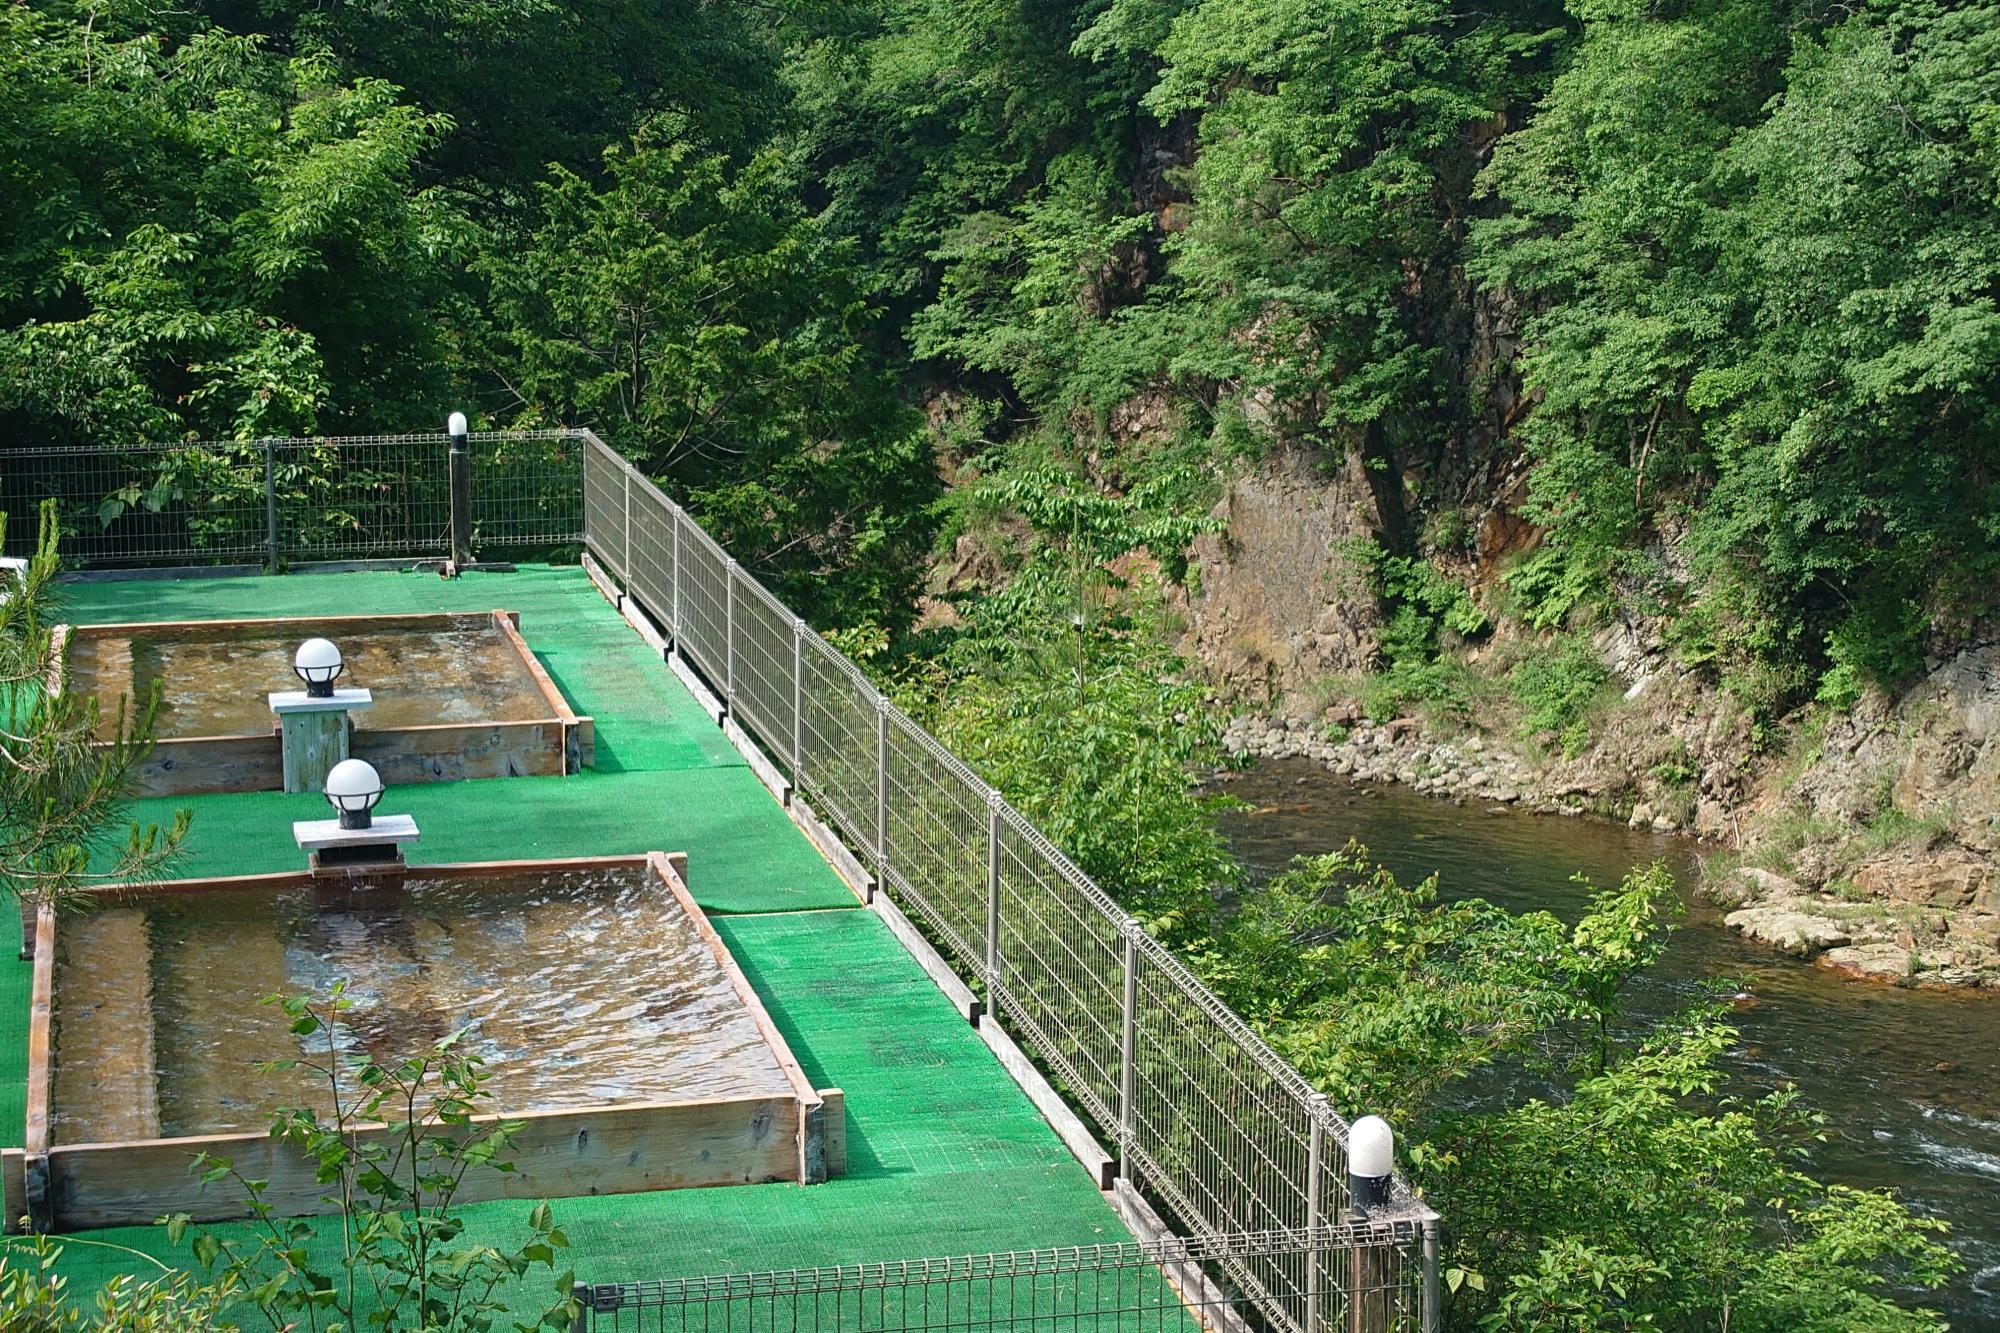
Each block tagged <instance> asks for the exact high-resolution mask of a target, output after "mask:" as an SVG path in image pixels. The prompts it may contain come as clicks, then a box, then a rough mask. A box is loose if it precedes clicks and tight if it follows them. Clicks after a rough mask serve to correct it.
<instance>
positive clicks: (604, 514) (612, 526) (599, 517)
mask: <svg viewBox="0 0 2000 1333" xmlns="http://www.w3.org/2000/svg"><path fill="white" fill-rule="evenodd" d="M629 473H630V468H629V466H628V465H627V464H626V462H625V460H624V459H622V458H620V457H619V456H618V455H617V454H615V453H613V452H612V450H611V446H610V445H607V444H605V443H604V442H603V441H602V440H598V439H595V438H592V439H589V440H587V441H585V442H584V454H583V536H584V541H585V542H586V543H587V544H588V545H589V547H590V549H591V551H592V552H594V553H595V554H596V556H597V560H598V563H599V564H601V565H603V566H604V567H605V568H606V569H608V570H610V571H611V572H612V573H613V574H616V575H617V576H618V577H619V578H620V579H623V580H625V581H627V582H630V581H631V578H632V571H631V570H630V569H628V568H627V567H626V560H625V555H626V550H627V541H626V531H625V487H626V478H627V476H628V475H629Z"/></svg>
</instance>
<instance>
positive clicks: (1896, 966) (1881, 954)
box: [1815, 940, 1917, 985]
mask: <svg viewBox="0 0 2000 1333" xmlns="http://www.w3.org/2000/svg"><path fill="white" fill-rule="evenodd" d="M1815 961H1817V962H1818V964H1819V966H1821V967H1824V968H1828V969H1830V970H1832V971H1835V972H1841V973H1845V974H1846V975H1848V976H1850V977H1858V978H1859V979H1861V980H1862V981H1880V982H1887V983H1890V984H1892V985H1900V984H1901V983H1903V982H1906V981H1908V980H1910V979H1911V977H1912V976H1913V975H1914V974H1915V972H1916V970H1917V956H1916V955H1915V954H1914V953H1912V952H1910V951H1909V950H1908V949H1905V948H1904V947H1903V946H1902V945H1900V944H1891V943H1888V942H1886V941H1880V940H1878V941H1876V942H1875V943H1873V944H1855V945H1848V946H1845V947H1842V948H1838V949H1828V950H1827V951H1826V952H1825V953H1823V954H1821V955H1820V956H1819V958H1818V959H1817V960H1815Z"/></svg>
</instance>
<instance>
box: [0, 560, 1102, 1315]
mask: <svg viewBox="0 0 2000 1333" xmlns="http://www.w3.org/2000/svg"><path fill="white" fill-rule="evenodd" d="M65 594H66V597H65V601H66V606H65V615H66V618H68V619H71V620H74V621H78V622H92V623H102V622H110V621H125V620H133V621H137V620H200V619H228V618H236V617H252V616H276V615H328V614H350V615H352V614H388V613H393V612H406V611H444V610H482V609H489V608H495V607H498V608H504V609H507V610H512V611H518V612H519V613H520V616H521V632H522V634H523V636H524V637H525V638H526V639H527V641H528V643H529V646H530V647H531V648H532V649H533V650H534V652H535V655H536V656H537V657H538V658H540V659H541V660H542V662H543V663H544V665H545V666H546V667H547V668H548V670H549V673H550V675H551V676H553V677H554V679H555V681H556V683H557V684H558V685H559V686H560V687H561V689H562V691H563V693H564V695H565V696H566V697H567V698H568V699H569V700H570V701H571V703H572V704H573V705H574V706H575V707H576V708H577V709H578V710H579V711H580V712H585V713H589V714H591V715H592V716H593V717H594V718H595V719H596V741H597V767H596V769H594V770H593V771H590V772H586V773H583V774H580V775H577V776H575V777H569V778H514V779H505V780H488V781H480V782H461V783H435V784H420V785H410V786H402V787H397V788H394V789H392V790H391V792H390V793H389V795H388V797H387V798H386V799H385V801H384V804H383V807H382V808H383V809H384V810H385V811H402V812H408V813H410V814H413V815H415V816H416V819H417V822H418V824H419V826H420V827H421V828H422V829H423V840H422V841H421V842H420V843H419V844H418V845H417V846H416V847H415V848H413V849H412V852H411V859H412V860H413V861H416V862H419V863H423V862H441V861H456V860H482V859H501V858H509V859H511V858H524V857H545V856H577V855H590V854H601V853H621V852H640V851H646V850H651V849H661V850H669V851H685V852H687V853H688V858H689V879H690V881H691V883H690V888H691V889H692V890H693V892H694V895H695V897H696V898H697V899H698V900H699V902H700V903H701V905H702V906H703V908H704V909H706V910H707V911H709V912H710V913H713V914H717V916H716V924H717V927H718V929H719V930H720V931H721V932H722V934H723V936H724V938H725V939H726V940H727V942H728V944H729V947H730V949H731V950H732V952H733V953H734V954H735V956H736V958H737V960H738V961H739V963H741V964H742V966H743V968H744V970H745V972H746V973H747V974H748V975H749V977H750V980H751V982H752V984H753V985H754V986H755V987H756V988H757V991H758V993H759V994H760V995H761V996H762V997H763V999H764V1001H765V1003H766V1005H767V1006H768V1007H769V1008H770V1011H771V1013H772V1015H773V1017H774V1018H775V1019H776V1021H777V1022H778V1024H779V1026H780V1027H781V1028H782V1029H783V1030H784V1033H785V1036H786V1038H787V1040H788V1041H790V1043H791V1044H792V1049H793V1050H794V1051H795V1052H796V1053H797V1055H798V1056H799V1058H800V1060H801V1061H802V1062H803V1063H804V1065H805V1067H806V1070H807V1073H808V1074H809V1075H810V1076H811V1078H812V1079H813V1081H814V1082H815V1084H816V1085H818V1086H822V1087H833V1086H837V1087H840V1088H842V1089H843V1090H844V1091H845V1093H846V1095H847V1116H848V1143H849V1172H848V1175H847V1176H846V1177H844V1178H842V1179H839V1180H836V1181H833V1182H830V1183H828V1184H825V1185H820V1186H814V1187H811V1188H800V1187H798V1186H793V1185H764V1186H754V1187H751V1186H746V1187H736V1188H726V1189H707V1190H685V1191H676V1192H671V1193H661V1194H648V1195H627V1196H622V1197H616V1198H597V1199H575V1200H564V1201H559V1202H558V1203H557V1204H556V1213H557V1217H558V1219H559V1220H560V1222H561V1223H562V1225H563V1226H564V1228H565V1229H566V1230H567V1231H568V1233H569V1235H570V1237H571V1239H572V1240H573V1242H574V1244H575V1249H574V1251H573V1253H572V1255H571V1256H570V1260H571V1261H572V1262H573V1263H574V1265H575V1267H576V1270H577V1275H578V1277H579V1278H581V1279H582V1280H585V1281H612V1280H619V1279H629V1278H637V1277H658V1276H672V1275H677V1274H692V1273H703V1272H717V1271H724V1270H737V1271H741V1270H744V1269H755V1268H773V1267H793V1266H797V1265H802V1264H823V1263H836V1262H853V1261H860V1260H869V1259H889V1258H901V1257H914V1256H921V1255H933V1254H951V1253H963V1252H974V1251H986V1250H1006V1249H1022V1248H1032V1247H1038V1246H1047V1245H1067V1244H1079V1243H1088V1242H1093V1241H1098V1240H1123V1239H1127V1238H1128V1234H1127V1233H1126V1232H1125V1230H1124V1228H1123V1227H1122V1225H1121V1224H1120V1223H1119V1222H1118V1221H1117V1219H1116V1217H1115V1216H1114V1214H1113V1213H1112V1212H1111V1210H1110V1209H1109V1208H1108V1207H1107V1206H1106V1205H1105V1203H1104V1202H1103V1200H1102V1198H1101V1197H1100V1196H1099V1195H1098V1193H1097V1192H1096V1190H1095V1188H1094V1186H1093V1184H1092V1182H1091V1180H1090V1178H1089V1176H1088V1175H1087V1174H1086V1173H1085V1172H1084V1171H1083V1169H1082V1168H1081V1167H1079V1166H1078V1165H1077V1164H1076V1162H1075V1161H1074V1160H1073V1159H1072V1158H1071V1157H1070V1156H1069V1154H1068V1153H1067V1152H1066V1151H1065V1150H1064V1149H1063V1147H1062V1146H1061V1144H1060V1143H1059V1142H1058V1141H1057V1139H1056V1137H1055V1135H1054V1133H1053V1132H1052V1131H1051V1130H1050V1129H1049V1127H1048V1126H1047V1125H1046V1124H1045V1123H1044V1122H1043V1121H1042V1119H1041V1117H1040V1115H1039V1114H1038V1113H1037V1112H1036V1111H1035V1110H1034V1108H1033V1107H1032V1106H1031V1105H1030V1104H1029V1102H1028V1101H1027V1099H1026V1098H1025V1097H1024V1096H1023V1095H1022V1094H1021V1092H1020V1090H1019V1089H1018V1088H1017V1087H1015V1085H1014V1084H1013V1082H1012V1081H1011V1080H1010V1079H1009V1078H1008V1077H1007V1075H1006V1074H1005V1072H1004V1071H1003V1070H1002V1069H1001V1068H1000V1066H999V1064H998V1063H997V1062H996V1061H995V1060H994V1059H993V1057H992V1055H991V1053H990V1052H989V1051H988V1050H987V1049H986V1047H985V1046H984V1045H983V1044H982V1043H981V1042H980V1041H979V1039H978V1037H977V1035H976V1034H975V1033H974V1032H973V1031H972V1030H971V1029H970V1028H969V1027H968V1026H967V1025H966V1024H965V1023H964V1021H963V1020H962V1019H961V1018H959V1016H958V1015H957V1014H956V1012H955V1011H954V1010H953V1009H952V1008H951V1006H950V1005H949V1004H948V1003H947V1002H946V1001H945V1000H944V998H943V997H942V996H940V995H939V994H938V992H937V990H936V988H935V987H934V986H933V985H932V984H931V982H930V981H929V979H928V978H926V977H925V976H924V975H923V973H922V971H921V970H920V969H919V968H918V967H917V966H916V964H915V963H914V961H913V960H911V959H910V957H909V956H908V954H906V953H905V952H904V951H903V949H902V947H901V945H899V944H898V943H897V942H896V941H895V939H894V938H893V937H892V936H891V935H890V934H889V933H888V931H887V930H886V928H885V927H883V926H882V924H881V923H880V922H879V921H878V920H877V919H876V918H875V917H874V915H873V914H871V913H868V912H864V911H860V910H857V909H856V904H855V900H854V896H853V894H852V893H851V892H850V891H849V890H848V888H847V887H846V885H845V884H844V883H842V882H841V881H840V879H839V878H838V877H837V876H836V875H835V874H834V873H833V871H832V870H831V868H830V867H829V866H828V865H827V864H826V862H825V861H824V859H823V858H821V856H820V855H819V853H818V851H817V850H816V849H815V848H814V847H813V846H812V844H811V843H810V842H808V841H807V840H806V839H805V837H804V836H803V835H802V834H800V833H799V832H798V830H797V829H796V828H795V827H794V826H793V825H792V823H791V821H790V820H789V819H788V818H787V817H786V815H785V812H784V811H783V809H782V808H781V807H780V806H779V804H778V803H777V802H776V801H775V800H774V799H773V798H772V797H771V795H770V793H768V792H767V791H765V789H764V788H763V787H762V786H761V785H760V784H759V783H758V782H757V780H756V778H755V777H754V776H753V775H752V774H751V772H750V770H749V769H748V767H747V766H746V765H745V764H744V762H743V760H742V758H741V756H739V755H738V754H737V753H736V751H735V750H734V749H733V748H732V747H730V745H729V744H728V742H727V741H726V740H724V738H723V737H722V735H721V733H720V732H719V731H718V730H717V729H716V727H715V726H714V724H712V723H711V722H710V721H709V720H708V718H707V717H706V716H705V715H704V714H702V712H701V711H700V710H699V709H698V708H697V707H696V706H695V704H694V702H693V700H692V699H691V698H690V697H689V696H688V694H687V692H686V691H685V690H684V689H683V688H682V687H681V685H680V684H679V682H678V681H677V680H675V678H674V677H673V675H672V674H671V673H670V672H669V671H668V670H667V669H666V668H665V666H664V665H663V664H662V663H661V662H660V660H659V658H658V656H657V655H656V654H654V653H653V652H652V651H651V650H649V649H648V648H647V647H646V646H645V644H644V643H643V642H642V641H641V640H640V639H639V637H638V636H637V635H636V634H634V633H633V632H632V630H631V629H630V627H628V626H627V625H626V624H625V623H624V622H623V621H622V620H621V619H620V618H619V617H618V615H617V613H616V612H615V611H613V610H612V609H611V607H610V606H609V605H608V604H607V603H605V601H604V600H603V599H602V598H601V597H600V596H599V595H598V594H597V592H596V590H595V589H594V588H592V587H591V585H590V583H589V581H588V579H587V578H585V576H584V575H583V573H582V572H581V571H580V570H577V569H550V568H525V569H523V570H521V571H520V572H518V573H514V574H498V573H494V574H471V575H468V576H466V577H465V578H463V579H460V580H458V581H456V582H446V581H444V580H441V579H439V578H437V577H435V576H433V575H420V574H407V573H363V574H323V575H292V576H287V577H283V578H241V579H188V580H176V581H171V582H152V581H143V582H130V583H104V584H80V585H71V586H70V587H68V588H66V589H65ZM180 807H185V808H187V809H189V810H191V811H192V812H193V815H194V825H193V834H192V836H191V838H190V845H189V850H188V855H187V859H186V861H185V862H184V864H182V865H181V866H180V867H178V868H177V870H176V873H177V874H179V875H183V876H194V875H219V874H249V873H256V872H262V871H275V870H287V869H293V868H296V867H298V866H299V865H300V854H299V852H298V850H297V848H296V847H295V846H294V845H293V843H292V839H291V822H292V821H293V820H294V819H301V818H313V817H318V816H320V815H321V814H322V812H323V811H324V810H325V805H324V802H323V801H321V799H320V798H318V797H316V796H285V795H283V794H281V793H276V792H261V793H253V794H246V795H236V796H202V797H190V798H182V799H179V800H173V801H146V802H141V803H140V806H139V809H138V811H137V814H138V817H139V818H141V819H149V820H158V819H162V818H164V817H166V815H167V814H168V813H169V812H170V811H171V810H173V809H175V808H180ZM17 942H18V926H17V925H14V924H11V923H10V924H7V925H0V950H6V949H8V948H9V946H12V945H14V944H16V943H17ZM8 956H10V957H11V953H10V954H9V955H8ZM28 977H29V967H28V965H27V964H25V963H23V964H19V965H10V964H7V963H0V1053H4V1054H3V1055H0V1127H4V1133H0V1140H4V1142H6V1143H12V1144H18V1143H19V1142H20V1135H21V1121H22V1116H23V1111H22V1105H21V1103H22V1091H23V1090H22V1082H23V1077H24V1075H23V1049H22V1048H23V1047H24V1045H25V1027H26V1009H27V989H28ZM467 1211H468V1217H469V1219H470V1220H471V1222H472V1224H473V1230H474V1232H475V1233H476V1234H478V1235H481V1236H484V1237H486V1238H490V1239H493V1240H495V1241H504V1240H505V1239H506V1238H507V1237H508V1236H510V1235H513V1234H517V1233H516V1232H515V1231H514V1228H515V1227H516V1226H518V1222H519V1219H520V1217H522V1216H523V1215H524V1214H525V1207H524V1206H523V1205H519V1204H484V1205H478V1206H475V1207H473V1208H471V1209H469V1210H467ZM91 1239H92V1240H101V1241H112V1242H115V1243H116V1244H119V1245H129V1246H132V1247H133V1248H135V1249H139V1250H142V1251H146V1252H149V1253H157V1254H161V1255H166V1254H167V1253H168V1251H167V1248H166V1245H165V1237H164V1236H163V1235H162V1234H161V1233H159V1232H157V1231H155V1230H150V1229H126V1230H122V1231H118V1232H99V1233H92V1236H91ZM143 1267H144V1265H143V1264H142V1263H141V1262H140V1261H138V1260H136V1259H134V1258H132V1257H131V1256H127V1255H124V1254H122V1253H121V1252H120V1251H118V1250H116V1249H107V1248H102V1247H99V1246H95V1245H93V1246H89V1247H75V1248H72V1249H71V1250H70V1251H69V1252H68V1254H67V1256H66V1259H65V1262H64V1271H65V1272H66V1273H67V1274H68V1275H69V1276H70V1277H71V1279H72V1280H73V1281H74V1282H76V1283H78V1284H79V1285H80V1286H83V1287H89V1286H92V1285H95V1284H96V1283H97V1282H98V1281H101V1280H102V1278H104V1277H105V1276H107V1275H108V1274H109V1273H111V1272H114V1271H120V1272H122V1271H132V1272H139V1271H143Z"/></svg>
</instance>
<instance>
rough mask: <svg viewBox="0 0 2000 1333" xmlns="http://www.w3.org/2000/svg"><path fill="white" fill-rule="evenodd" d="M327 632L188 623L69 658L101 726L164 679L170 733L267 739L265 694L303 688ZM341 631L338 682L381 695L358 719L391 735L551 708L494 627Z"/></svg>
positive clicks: (93, 645) (163, 733)
mask: <svg viewBox="0 0 2000 1333" xmlns="http://www.w3.org/2000/svg"><path fill="white" fill-rule="evenodd" d="M322 628H323V627H322ZM317 632H319V631H318V630H316V629H315V627H314V626H312V625H310V624H308V625H305V626H303V627H301V628H298V629H284V630H272V629H265V628H262V627H259V628H257V629H254V630H252V629H219V628H218V629H208V628H194V629H190V628H186V627H180V628H175V629H172V630H160V631H158V632H146V633H138V634H133V635H131V636H130V637H118V638H113V637H110V636H105V635H97V634H80V635H78V636H77V638H76V641H75V643H74V645H73V646H72V648H71V650H70V664H69V665H70V671H71V672H72V674H73V676H74V678H75V680H76V682H77V683H78V685H79V686H80V687H81V688H82V689H83V690H86V691H88V692H89V693H90V694H91V695H93V696H95V698H96V699H97V702H98V710H99V716H100V717H101V719H102V722H101V723H100V728H99V729H100V732H102V733H105V734H109V732H110V730H111V729H112V728H113V727H115V725H116V718H117V715H118V706H119V697H120V696H121V695H122V696H124V698H125V699H126V700H128V701H131V700H143V699H145V698H147V697H148V695H149V694H150V692H151V690H152V688H153V686H154V684H155V683H156V682H157V683H158V684H159V686H160V712H159V717H158V719H157V724H156V734H157V735H158V736H159V737H160V738H161V739H163V740H164V739H173V738H177V737H185V736H262V735H268V734H269V733H270V731H271V730H272V728H273V726H274V725H275V723H276V719H275V718H274V717H273V716H272V713H271V707H270V702H269V700H268V699H267V698H266V696H267V695H269V694H270V693H271V692H272V691H274V690H296V689H300V688H302V686H301V685H300V683H299V678H298V677H297V676H295V675H293V674H292V655H293V653H295V652H297V651H298V646H299V645H300V644H301V643H303V642H304V641H305V640H307V639H309V638H312V637H314V635H315V633H317ZM333 639H334V642H335V644H336V645H337V646H338V647H339V648H340V652H341V657H342V658H343V660H344V661H345V664H346V665H345V669H344V670H343V671H342V672H341V675H340V679H339V681H338V682H337V683H338V684H339V685H340V686H342V687H343V688H346V687H360V688H363V689H368V690H371V691H372V692H373V693H374V703H373V705H372V706H371V707H368V708H365V709H359V710H356V711H355V713H354V714H353V717H354V723H355V725H356V726H358V727H362V728H365V729H367V730H370V731H388V730H393V729H395V728H399V727H419V726H428V725H432V724H440V723H469V722H521V721H528V720H531V719H534V718H540V717H547V716H549V715H550V710H549V705H548V704H547V702H545V701H544V700H543V698H542V695H541V692H540V691H539V690H538V689H537V688H536V684H535V680H534V677H533V676H532V675H530V674H529V672H528V669H527V666H526V664H525V663H523V662H522V661H521V657H520V654H519V653H518V652H516V651H515V649H514V647H513V645H512V644H511V643H509V642H508V641H507V640H506V639H505V638H504V637H502V635H501V634H500V631H499V630H498V629H496V628H494V627H492V626H491V625H484V624H479V623H478V622H477V621H469V622H468V623H467V624H466V625H465V626H464V627H462V628H450V629H441V628H436V627H435V626H434V627H432V628H426V629H395V630H390V629H378V630H369V631H366V632H361V633H351V634H338V633H337V634H335V635H334V636H333ZM132 706H133V705H132V704H131V703H129V702H128V704H127V707H128V708H129V707H132Z"/></svg>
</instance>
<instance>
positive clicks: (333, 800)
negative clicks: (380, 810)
mask: <svg viewBox="0 0 2000 1333" xmlns="http://www.w3.org/2000/svg"><path fill="white" fill-rule="evenodd" d="M326 799H327V803H328V804H329V805H331V806H332V807H333V808H334V809H335V810H336V811H338V812H339V813H340V826H341V827H342V828H344V829H363V828H367V827H368V826H369V825H370V824H372V823H373V822H374V814H373V811H374V809H375V803H376V802H377V801H379V800H381V799H382V775H381V774H379V773H377V772H376V771H375V766H374V765H373V764H371V763H369V762H368V761H367V760H365V759H343V760H341V761H340V762H339V763H337V764H335V765H334V766H333V771H332V772H330V773H328V774H327V775H326Z"/></svg>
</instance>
